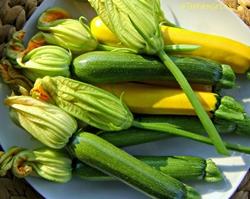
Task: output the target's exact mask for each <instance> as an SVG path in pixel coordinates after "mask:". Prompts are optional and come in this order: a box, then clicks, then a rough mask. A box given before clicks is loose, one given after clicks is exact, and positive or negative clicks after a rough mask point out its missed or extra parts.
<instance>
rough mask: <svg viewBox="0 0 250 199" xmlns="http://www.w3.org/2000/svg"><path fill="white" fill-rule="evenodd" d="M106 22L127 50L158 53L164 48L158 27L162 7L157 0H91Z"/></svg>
mask: <svg viewBox="0 0 250 199" xmlns="http://www.w3.org/2000/svg"><path fill="white" fill-rule="evenodd" d="M89 2H90V4H91V5H92V7H94V9H95V10H96V12H97V14H98V15H99V16H100V17H101V19H102V20H103V22H104V23H105V24H106V25H107V26H108V28H109V29H110V30H111V31H112V32H113V33H114V34H115V35H116V36H117V38H118V39H119V40H120V41H121V42H122V44H123V45H125V46H126V47H128V48H132V49H134V50H136V51H137V52H140V53H146V54H157V52H159V51H160V50H162V49H163V47H164V41H163V38H162V36H161V31H160V26H159V23H160V21H159V13H161V9H160V4H159V2H158V1H156V0H154V1H152V2H151V3H150V6H149V2H148V1H129V0H105V1H101V0H89Z"/></svg>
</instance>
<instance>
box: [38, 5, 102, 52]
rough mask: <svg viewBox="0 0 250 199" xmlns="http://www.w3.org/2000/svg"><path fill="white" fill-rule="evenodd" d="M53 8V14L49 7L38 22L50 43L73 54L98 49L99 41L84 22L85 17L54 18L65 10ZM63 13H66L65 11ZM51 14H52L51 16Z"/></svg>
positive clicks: (39, 27)
mask: <svg viewBox="0 0 250 199" xmlns="http://www.w3.org/2000/svg"><path fill="white" fill-rule="evenodd" d="M52 9H53V11H54V13H53V14H51V11H50V10H51V9H48V10H47V11H45V12H44V13H43V14H42V15H41V16H40V18H39V19H38V24H37V28H38V29H39V30H41V31H42V34H43V36H44V38H45V40H46V42H47V43H48V44H54V45H58V46H61V47H63V48H66V49H69V50H71V52H72V53H73V54H81V53H84V52H88V51H92V50H95V49H96V47H97V45H98V42H97V40H96V39H95V38H94V37H93V36H92V34H91V32H90V29H89V27H88V26H87V25H86V24H85V23H84V20H85V18H83V17H81V18H80V19H79V20H75V19H68V18H66V19H60V18H53V17H54V16H55V15H56V14H58V15H60V14H61V13H62V12H63V10H62V9H57V8H52ZM63 14H64V15H65V13H63ZM50 15H52V16H51V17H50ZM45 19H46V20H45ZM48 19H49V20H50V21H48Z"/></svg>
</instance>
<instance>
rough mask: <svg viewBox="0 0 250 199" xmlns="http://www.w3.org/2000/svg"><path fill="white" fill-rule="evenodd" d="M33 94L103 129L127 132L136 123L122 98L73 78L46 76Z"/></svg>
mask: <svg viewBox="0 0 250 199" xmlns="http://www.w3.org/2000/svg"><path fill="white" fill-rule="evenodd" d="M31 94H32V96H33V97H37V98H39V99H43V100H44V99H45V100H46V99H47V101H52V102H53V103H55V104H56V105H57V106H59V107H60V108H61V109H63V110H64V111H66V112H67V113H68V114H71V115H72V116H74V117H76V118H77V119H79V120H81V121H83V122H85V123H87V124H89V125H91V126H94V127H96V128H99V129H102V130H109V131H119V130H122V129H127V128H129V127H130V126H131V125H132V122H133V115H132V113H131V112H130V111H129V109H128V108H127V106H126V105H125V104H124V103H123V102H122V100H121V99H119V98H117V97H116V96H114V95H112V94H110V93H109V92H107V91H104V90H102V89H100V88H97V87H95V86H92V85H90V84H86V83H82V82H79V81H76V80H72V79H69V78H65V77H49V76H46V77H44V78H43V79H38V80H37V81H36V82H35V86H34V88H33V89H32V90H31ZM46 95H47V97H45V96H46Z"/></svg>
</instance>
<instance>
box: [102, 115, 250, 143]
mask: <svg viewBox="0 0 250 199" xmlns="http://www.w3.org/2000/svg"><path fill="white" fill-rule="evenodd" d="M135 120H136V121H140V122H148V123H165V124H168V125H169V124H171V125H173V126H175V127H177V128H179V129H183V130H186V131H190V132H193V133H197V134H206V131H205V129H204V128H203V126H202V125H201V123H200V121H199V119H198V118H197V117H193V116H173V115H171V116H155V115H154V116H137V117H136V118H135ZM187 124H188V125H187ZM214 124H215V127H216V128H217V130H218V132H219V133H221V134H229V133H234V132H236V130H237V125H236V123H235V122H231V121H226V120H218V119H216V120H214ZM248 124H250V122H248ZM247 126H249V125H247ZM98 135H99V136H100V137H102V138H103V139H105V140H107V141H109V142H110V143H112V144H114V145H116V146H119V147H125V146H131V145H136V144H142V143H147V142H152V141H157V140H163V139H167V138H170V137H173V135H170V134H166V133H161V132H156V131H151V130H146V129H138V128H136V127H130V128H129V129H126V130H122V131H117V132H115V133H114V132H100V133H99V134H98Z"/></svg>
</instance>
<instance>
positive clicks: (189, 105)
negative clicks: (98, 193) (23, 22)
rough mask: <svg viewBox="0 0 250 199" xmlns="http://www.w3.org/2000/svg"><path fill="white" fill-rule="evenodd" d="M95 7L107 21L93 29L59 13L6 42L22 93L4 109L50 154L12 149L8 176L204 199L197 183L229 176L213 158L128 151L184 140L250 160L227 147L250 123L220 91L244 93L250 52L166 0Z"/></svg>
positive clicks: (3, 156)
mask: <svg viewBox="0 0 250 199" xmlns="http://www.w3.org/2000/svg"><path fill="white" fill-rule="evenodd" d="M89 2H90V4H91V5H92V7H93V8H94V9H95V10H96V12H97V15H98V16H97V17H95V18H94V19H93V20H92V21H91V23H90V26H88V25H87V23H86V19H85V18H84V17H80V19H79V20H77V19H72V18H71V16H70V14H69V13H68V12H67V11H65V10H63V9H62V8H50V9H48V10H46V11H45V12H44V13H42V15H41V16H40V17H39V19H38V23H37V28H38V30H39V32H37V33H36V35H34V36H33V37H32V38H31V39H30V41H29V43H28V45H27V46H26V47H25V46H24V45H23V43H22V39H23V32H18V33H16V34H15V35H14V36H13V39H12V41H11V42H10V43H9V45H8V46H7V48H6V62H4V63H1V67H2V68H4V69H5V70H4V71H5V73H4V75H3V79H4V80H7V79H8V78H9V79H8V80H9V81H6V83H9V82H10V80H11V85H12V87H11V88H12V90H13V94H12V95H11V96H9V97H7V98H6V100H5V102H4V103H5V105H6V106H8V107H9V108H10V117H11V118H12V120H13V121H14V122H15V123H16V124H17V125H18V126H20V127H21V128H23V129H25V130H26V131H27V132H28V133H29V134H31V135H32V136H33V137H34V138H35V139H37V140H39V141H40V142H41V143H42V144H44V148H40V149H34V150H31V149H24V148H21V147H13V148H10V149H9V150H7V151H6V152H1V153H0V175H2V176H3V175H5V174H6V172H7V171H8V170H11V171H12V172H13V174H14V175H15V176H17V177H26V176H28V175H32V176H40V177H42V178H44V179H47V180H50V181H54V182H59V183H65V182H67V181H69V180H70V179H71V178H72V176H78V177H80V178H82V179H83V180H95V181H100V180H114V179H115V180H120V181H122V182H124V183H126V184H127V185H129V186H131V187H133V188H135V189H137V190H139V191H141V192H143V193H145V194H146V195H148V196H149V197H152V198H188V199H189V198H190V199H193V198H200V194H199V193H198V192H197V191H196V190H195V189H194V188H192V187H190V186H188V185H187V184H186V183H188V180H190V179H192V180H204V181H206V182H210V183H213V182H218V181H221V180H222V179H223V176H222V174H221V172H220V169H219V168H218V167H217V166H216V164H215V163H214V162H213V161H212V160H211V159H207V160H206V159H203V158H201V157H191V156H175V155H174V154H166V156H133V155H131V154H128V153H127V152H125V151H124V150H122V148H121V147H124V146H131V145H136V144H143V143H146V142H152V141H155V140H162V139H167V138H170V137H173V136H182V137H186V138H189V139H192V140H195V141H198V142H203V143H206V144H210V145H214V146H215V148H216V149H217V151H218V153H220V154H223V155H230V152H229V149H230V150H234V151H239V152H244V153H250V147H247V146H243V145H239V144H232V143H228V142H225V141H223V140H222V138H221V134H233V133H234V134H238V135H249V130H248V129H249V127H250V118H249V117H248V116H247V114H246V112H245V110H244V107H243V106H242V105H241V104H240V103H239V102H237V101H236V100H235V99H234V98H233V97H230V96H221V95H220V92H219V91H220V90H221V89H230V88H233V87H234V86H235V80H236V76H235V73H247V72H248V70H249V67H250V57H249V54H250V47H249V46H246V45H244V44H241V43H239V42H236V41H233V40H230V39H227V38H223V37H220V36H214V35H207V34H203V33H197V32H192V31H189V30H185V29H182V28H179V27H176V26H174V25H173V24H171V23H170V22H169V21H167V20H166V19H165V17H164V16H163V12H162V11H161V8H160V2H159V1H158V0H154V1H152V0H150V1H148V0H137V1H125V0H119V1H118V0H117V1H116V0H102V1H101V0H89ZM152 5H153V8H154V9H152ZM138 8H140V9H138ZM135 13H136V14H135ZM228 46H230V48H228ZM12 68H14V70H15V71H18V75H16V77H18V78H16V79H15V78H14V79H13V78H12V76H13V73H11V71H12V70H11V69H12ZM13 85H14V87H13ZM187 124H189V125H187ZM207 134H208V136H206V135H207ZM182 181H183V182H184V181H185V183H183V182H182Z"/></svg>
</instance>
